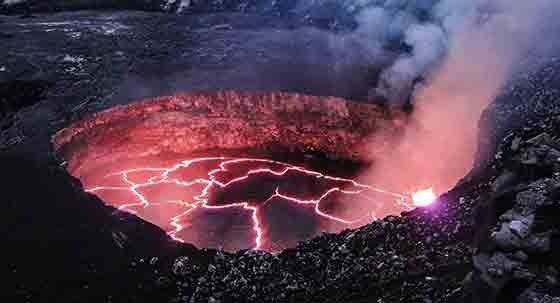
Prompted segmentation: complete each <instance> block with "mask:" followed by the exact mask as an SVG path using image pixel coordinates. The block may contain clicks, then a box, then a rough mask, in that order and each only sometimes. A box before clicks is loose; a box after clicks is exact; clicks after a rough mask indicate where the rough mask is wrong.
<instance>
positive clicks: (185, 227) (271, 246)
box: [85, 157, 417, 251]
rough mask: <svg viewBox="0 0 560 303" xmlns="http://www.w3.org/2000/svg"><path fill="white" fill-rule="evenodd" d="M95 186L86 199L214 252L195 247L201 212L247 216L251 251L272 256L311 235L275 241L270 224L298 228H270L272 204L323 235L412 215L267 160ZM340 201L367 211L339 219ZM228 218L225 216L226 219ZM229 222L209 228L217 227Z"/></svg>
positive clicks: (379, 198) (358, 187)
mask: <svg viewBox="0 0 560 303" xmlns="http://www.w3.org/2000/svg"><path fill="white" fill-rule="evenodd" d="M100 181H102V182H101V184H95V185H94V184H85V186H86V188H87V191H89V192H92V193H95V194H97V195H99V196H100V197H101V198H103V199H104V200H105V201H106V202H108V203H109V204H111V205H113V206H115V207H117V208H119V209H121V210H125V211H128V212H131V213H134V214H137V215H138V216H140V217H143V218H144V219H146V220H148V221H151V222H154V223H156V224H157V225H159V226H160V227H162V228H164V229H166V230H167V232H168V234H169V235H170V236H171V237H173V238H174V239H176V240H178V241H188V242H195V243H196V242H198V243H196V244H199V245H204V246H212V243H200V242H204V241H201V240H200V238H201V235H195V234H193V233H201V232H204V230H200V228H198V229H197V228H196V221H197V219H196V217H197V216H201V215H204V212H206V213H207V214H206V215H208V212H210V213H212V212H214V214H213V216H215V215H216V214H215V212H216V211H222V212H227V211H231V210H237V211H238V213H237V216H239V215H241V216H243V214H242V213H243V212H245V216H246V217H247V215H248V216H249V217H250V226H251V231H250V234H251V235H250V239H251V240H250V241H249V243H251V244H250V245H251V246H250V247H251V248H254V249H265V250H271V251H276V250H281V249H284V248H286V247H287V246H291V245H293V244H295V243H288V242H290V241H289V240H292V242H293V241H294V240H302V239H301V238H306V237H309V236H312V235H303V236H302V237H301V238H300V239H292V237H291V236H288V237H282V236H278V235H274V233H275V232H274V230H278V226H274V224H276V225H278V224H280V225H290V224H294V222H293V221H292V219H294V220H295V218H289V217H287V218H285V220H290V221H292V222H274V221H275V220H274V217H278V216H281V214H280V213H279V211H281V210H279V209H276V210H274V209H272V213H270V212H271V210H267V208H268V207H274V204H276V205H278V204H280V205H282V204H284V206H282V207H283V208H284V211H285V208H286V205H291V206H292V207H294V206H295V207H299V208H306V209H307V212H312V213H313V215H314V216H316V217H317V218H316V219H319V221H320V223H321V225H322V226H323V227H326V228H322V229H323V230H324V229H328V227H334V226H336V227H338V229H341V228H346V227H352V226H354V225H355V224H359V223H361V224H363V223H366V222H369V221H370V220H372V219H374V218H377V217H379V216H382V215H386V214H387V213H390V212H393V211H394V209H411V208H412V205H411V204H410V201H409V200H408V199H407V197H405V196H404V195H401V194H398V193H392V192H387V191H384V190H382V189H379V188H376V187H373V186H369V185H365V184H360V183H358V182H356V181H354V180H351V179H346V178H338V177H333V176H328V175H324V174H322V173H320V172H317V171H312V170H308V169H305V168H303V167H299V166H294V165H290V164H287V163H282V162H278V161H273V160H267V159H252V158H225V157H206V158H195V159H189V160H183V161H180V162H177V163H175V164H173V165H171V166H169V167H137V168H132V169H128V170H124V171H118V172H113V173H109V174H107V175H106V176H105V177H103V178H101V180H100ZM342 196H356V197H355V198H354V199H362V200H367V201H370V202H371V203H370V204H369V207H368V209H365V210H363V211H359V212H357V211H353V212H344V210H345V209H348V208H349V207H347V206H345V205H341V203H342V202H341V200H342V199H341V198H342ZM414 197H415V198H416V197H417V196H416V195H415V196H414ZM345 201H351V199H346V200H345ZM415 203H417V202H416V200H415ZM299 211H301V210H299ZM197 212H198V214H197ZM239 212H241V214H240V213H239ZM266 212H268V213H269V216H268V217H267V218H265V216H263V213H266ZM231 215H232V214H231V213H229V214H227V216H230V218H231ZM292 215H294V216H297V212H296V213H294V212H293V211H292ZM227 216H225V217H221V218H220V217H215V218H214V219H213V220H214V221H218V222H219V221H222V220H224V218H227ZM270 218H272V219H271V220H268V219H270ZM268 221H272V222H268ZM276 221H278V220H276ZM280 221H283V220H280ZM326 223H327V225H325V224H326ZM241 225H242V224H241ZM193 227H194V228H193ZM281 229H282V228H280V230H281ZM246 232H247V231H246ZM240 233H243V232H240ZM202 237H204V235H202ZM241 238H242V237H241ZM271 238H275V239H271ZM197 240H198V241H197ZM247 244H248V243H235V244H231V245H229V247H230V248H231V249H240V248H249V247H245V246H246V245H247Z"/></svg>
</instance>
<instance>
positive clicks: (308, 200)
mask: <svg viewBox="0 0 560 303" xmlns="http://www.w3.org/2000/svg"><path fill="white" fill-rule="evenodd" d="M406 118H407V115H406V114H405V113H402V112H399V111H396V110H389V109H386V108H382V107H379V106H376V105H372V104H364V103H356V102H351V101H347V100H343V99H340V98H334V97H317V96H305V95H301V94H291V93H284V92H237V91H216V92H186V93H178V94H176V95H174V96H167V97H159V98H154V99H150V100H144V101H140V102H134V103H130V104H127V105H120V106H115V107H111V108H109V109H107V110H104V111H101V112H96V113H93V114H91V115H89V116H87V117H85V118H84V119H82V120H80V121H77V122H76V123H74V124H72V125H70V126H68V127H67V128H65V129H62V130H60V131H59V132H57V134H56V135H55V136H54V137H53V144H54V148H55V150H56V152H57V154H58V155H60V156H61V157H62V158H64V160H65V161H66V162H67V169H68V171H69V172H70V173H71V174H72V175H73V176H75V177H77V178H79V179H80V180H81V182H82V183H83V184H84V185H85V187H86V188H87V189H88V191H89V192H92V193H95V194H96V195H98V196H100V197H101V198H102V199H103V200H104V201H105V202H107V203H108V204H110V205H112V206H115V207H117V208H119V209H121V210H125V211H128V212H132V213H135V214H137V215H138V216H139V217H142V218H143V219H145V220H146V221H149V222H151V223H154V224H156V225H158V226H159V227H161V228H162V229H164V230H165V231H166V232H168V233H169V235H171V236H172V237H173V238H175V239H177V240H179V241H184V242H188V243H192V244H195V245H196V246H198V247H205V248H223V249H225V250H230V251H235V250H239V249H245V248H254V249H263V250H268V251H280V250H282V249H285V248H288V247H293V246H295V245H296V244H297V242H298V241H301V240H305V239H309V238H312V237H313V236H316V235H317V234H319V233H321V232H325V231H326V232H337V231H340V230H342V229H344V228H353V227H358V226H361V225H364V224H366V223H368V222H369V221H370V220H372V218H380V217H383V216H387V215H395V214H398V213H400V212H402V211H404V210H409V209H411V208H412V207H413V206H414V204H413V203H412V200H411V199H410V198H409V197H408V195H403V194H398V193H395V192H406V190H405V189H407V188H408V187H409V186H400V187H395V188H393V189H391V191H392V192H388V191H384V190H381V189H379V188H377V187H373V186H369V185H365V184H366V183H367V184H372V183H376V184H386V182H381V181H386V180H380V182H366V181H360V182H357V181H355V180H353V179H350V178H354V177H356V176H358V175H359V173H360V172H362V169H365V168H366V167H368V166H369V165H372V163H377V159H378V157H380V156H381V155H387V154H390V153H391V152H392V149H391V148H392V146H393V144H392V142H393V141H394V140H395V138H399V136H400V135H401V134H402V133H403V131H404V126H405V125H406V123H404V122H406ZM365 142H367V143H368V144H364V143H365ZM209 155H220V156H224V157H208V156H209ZM184 159H189V160H184ZM268 159H274V160H275V161H273V160H268ZM287 163H292V164H287ZM295 164H297V165H298V166H296V165H295ZM304 167H305V168H304ZM310 168H313V169H310ZM328 174H330V175H328ZM332 175H336V177H335V176H332ZM342 176H344V177H345V178H341V177H342ZM400 177H401V176H399V175H393V176H391V178H392V179H395V180H397V179H399V178H400ZM360 180H362V179H360ZM414 185H416V184H414ZM384 186H385V185H384Z"/></svg>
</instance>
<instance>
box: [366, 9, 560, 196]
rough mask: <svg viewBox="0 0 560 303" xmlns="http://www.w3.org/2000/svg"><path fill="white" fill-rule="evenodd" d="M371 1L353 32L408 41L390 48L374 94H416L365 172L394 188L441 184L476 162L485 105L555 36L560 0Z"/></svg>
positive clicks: (399, 97) (392, 97)
mask: <svg viewBox="0 0 560 303" xmlns="http://www.w3.org/2000/svg"><path fill="white" fill-rule="evenodd" d="M361 2H362V3H363V2H364V1H361ZM365 2H367V3H369V4H370V5H371V4H373V5H374V6H373V7H370V8H366V9H365V10H364V11H363V12H362V13H361V15H360V17H359V18H358V20H359V21H360V23H359V24H360V25H359V27H358V29H357V33H360V35H363V36H369V37H370V39H373V40H374V41H373V42H371V41H370V42H369V43H372V44H373V45H383V44H386V43H387V42H388V41H391V39H394V38H395V37H399V36H400V37H401V41H403V42H404V46H406V47H408V48H409V51H407V52H404V54H402V53H401V54H399V55H396V56H394V58H395V59H394V60H393V61H392V63H390V64H389V65H388V67H387V68H385V69H384V70H383V71H382V73H381V76H380V79H379V83H378V85H377V86H376V87H375V88H373V89H372V94H371V95H372V96H374V97H375V96H382V97H384V98H386V99H387V100H389V101H390V102H395V103H397V104H398V103H402V102H403V100H406V99H407V96H411V100H412V103H413V104H414V107H415V110H414V112H413V114H412V116H411V121H410V124H409V127H408V128H407V129H406V131H405V133H404V134H403V136H402V137H401V138H398V139H396V140H395V142H393V144H394V145H395V147H394V151H393V152H392V153H391V155H382V156H378V155H375V157H378V158H376V159H375V161H376V165H375V167H374V168H373V169H372V170H370V171H368V172H367V173H366V174H365V175H364V176H363V179H365V180H367V181H368V182H369V183H374V184H381V185H384V186H386V187H388V188H390V189H393V190H398V191H414V190H417V189H419V188H421V187H429V186H433V187H434V188H435V189H436V190H437V191H438V192H442V191H445V190H447V189H449V188H450V187H452V186H453V185H454V184H455V183H456V182H457V181H458V180H459V179H460V178H461V177H463V176H464V175H465V174H466V173H467V172H468V171H469V169H470V168H471V167H472V159H473V155H474V152H475V148H476V139H477V131H478V129H477V122H478V120H479V118H480V115H481V113H482V111H483V109H484V108H486V107H487V106H488V105H489V104H490V103H491V102H492V101H493V100H494V98H495V97H496V95H497V94H499V92H500V90H501V89H502V87H503V86H504V85H505V84H506V82H507V81H508V80H509V79H510V78H511V77H512V75H514V74H515V73H518V72H521V71H523V70H524V69H525V68H526V66H527V65H529V62H526V61H528V60H529V59H528V58H530V57H531V56H530V55H529V54H531V55H532V56H533V57H535V54H537V55H536V56H537V57H538V56H539V55H538V54H542V53H543V52H544V51H545V49H548V50H549V49H550V48H551V44H555V43H556V38H555V36H556V35H557V34H558V32H559V31H558V28H559V27H558V26H559V25H560V22H559V21H557V20H558V18H557V17H556V16H558V14H559V13H560V2H558V1H555V0H536V1H507V0H492V1H491V0H474V1H472V0H468V1H467V0H443V1H439V2H436V1H391V0H387V1H369V2H368V1H365ZM368 34H369V35H368ZM556 44H557V43H556ZM372 149H373V147H372Z"/></svg>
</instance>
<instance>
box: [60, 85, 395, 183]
mask: <svg viewBox="0 0 560 303" xmlns="http://www.w3.org/2000/svg"><path fill="white" fill-rule="evenodd" d="M396 116H399V114H395V113H389V112H388V111H387V110H383V109H381V108H379V107H377V106H373V105H368V104H360V103H355V102H349V101H346V100H343V99H340V98H334V97H314V96H306V95H300V94H291V93H280V92H278V93H247V92H245V93H244V92H235V91H220V92H194V93H181V94H177V95H175V96H169V97H160V98H155V99H151V100H144V101H141V102H136V103H132V104H129V105H125V106H117V107H114V108H111V109H108V110H105V111H102V112H99V113H95V114H93V115H91V116H89V117H87V118H86V119H83V120H81V121H79V122H77V123H75V124H73V125H71V126H70V127H68V128H65V129H63V130H61V131H59V132H58V133H57V134H56V135H55V136H54V137H53V143H54V146H55V149H56V150H57V151H58V152H59V153H60V154H61V155H62V156H63V157H64V158H65V159H66V160H67V161H68V163H69V169H70V171H71V172H73V174H79V172H78V171H79V170H82V169H84V167H87V166H88V165H90V164H91V163H92V162H96V163H99V162H103V161H105V160H107V159H113V160H114V159H117V158H121V157H125V158H134V157H143V156H154V155H159V154H162V153H177V154H190V153H193V152H197V151H207V150H232V149H235V150H244V149H252V150H255V149H262V150H266V148H267V147H270V146H281V147H285V148H289V149H290V150H293V151H302V152H305V151H308V150H320V151H321V152H322V153H325V154H326V155H328V156H330V157H335V158H345V159H355V160H356V159H357V160H359V159H364V158H365V155H363V154H362V153H363V152H366V151H365V150H362V149H361V148H360V147H361V146H360V145H361V143H362V142H364V140H366V138H367V139H368V140H370V142H371V140H377V141H378V142H379V147H380V149H382V148H383V147H384V142H385V139H384V138H386V137H387V136H390V135H391V134H392V133H394V132H396V131H398V126H397V125H399V123H398V121H399V119H400V117H399V118H397V117H396ZM381 130H383V131H381ZM375 134H383V136H376V135H375ZM367 152H368V153H371V150H369V151H367Z"/></svg>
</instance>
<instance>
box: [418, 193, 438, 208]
mask: <svg viewBox="0 0 560 303" xmlns="http://www.w3.org/2000/svg"><path fill="white" fill-rule="evenodd" d="M436 200H437V195H436V194H435V193H434V191H433V189H431V188H427V189H422V190H419V191H416V192H414V193H412V202H413V203H414V205H415V206H418V207H425V206H429V205H432V204H433V203H434V202H436Z"/></svg>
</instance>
